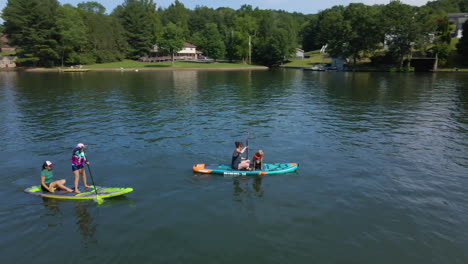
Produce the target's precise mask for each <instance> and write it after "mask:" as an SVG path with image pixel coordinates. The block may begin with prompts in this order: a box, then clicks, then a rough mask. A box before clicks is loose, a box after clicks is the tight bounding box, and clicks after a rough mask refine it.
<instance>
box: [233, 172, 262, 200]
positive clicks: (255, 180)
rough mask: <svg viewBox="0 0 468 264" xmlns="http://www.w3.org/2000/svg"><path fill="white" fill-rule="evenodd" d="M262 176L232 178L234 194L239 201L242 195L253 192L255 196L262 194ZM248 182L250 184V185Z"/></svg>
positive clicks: (248, 194)
mask: <svg viewBox="0 0 468 264" xmlns="http://www.w3.org/2000/svg"><path fill="white" fill-rule="evenodd" d="M262 180H263V176H235V177H233V179H232V182H233V185H234V196H235V197H237V198H238V201H241V200H242V198H243V197H246V196H250V195H251V194H254V195H255V196H256V197H259V198H261V197H262V196H263V190H262ZM250 184H252V185H251V186H250Z"/></svg>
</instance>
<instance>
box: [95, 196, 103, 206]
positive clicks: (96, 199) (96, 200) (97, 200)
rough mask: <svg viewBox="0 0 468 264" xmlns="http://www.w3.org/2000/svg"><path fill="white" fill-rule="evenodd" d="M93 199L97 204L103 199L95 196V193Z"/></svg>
mask: <svg viewBox="0 0 468 264" xmlns="http://www.w3.org/2000/svg"><path fill="white" fill-rule="evenodd" d="M93 200H94V201H95V202H96V203H97V204H99V205H101V204H103V203H104V199H102V198H101V197H100V196H97V195H96V196H94V198H93Z"/></svg>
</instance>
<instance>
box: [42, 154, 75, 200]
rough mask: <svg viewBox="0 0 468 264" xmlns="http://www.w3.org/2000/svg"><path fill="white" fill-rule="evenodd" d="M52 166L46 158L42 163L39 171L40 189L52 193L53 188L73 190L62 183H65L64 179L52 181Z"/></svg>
mask: <svg viewBox="0 0 468 264" xmlns="http://www.w3.org/2000/svg"><path fill="white" fill-rule="evenodd" d="M52 166H54V164H53V163H52V162H50V161H48V160H47V161H45V162H44V164H42V171H41V189H42V191H44V192H51V193H53V192H55V189H57V188H59V189H62V190H65V191H67V192H73V190H72V189H70V188H68V187H66V186H65V185H64V184H65V183H66V181H65V180H58V181H54V172H53V171H52Z"/></svg>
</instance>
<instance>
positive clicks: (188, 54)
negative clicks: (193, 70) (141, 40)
mask: <svg viewBox="0 0 468 264" xmlns="http://www.w3.org/2000/svg"><path fill="white" fill-rule="evenodd" d="M201 54H202V52H201V51H198V50H197V46H195V45H193V44H190V43H187V42H186V43H184V47H183V48H182V49H181V50H180V51H178V52H177V53H176V54H174V60H190V61H196V60H198V59H200V57H201ZM138 60H139V61H142V62H160V61H169V60H171V56H170V54H169V55H168V54H167V53H163V52H160V51H159V49H158V45H154V47H153V49H152V50H151V51H150V56H149V57H141V58H139V59H138Z"/></svg>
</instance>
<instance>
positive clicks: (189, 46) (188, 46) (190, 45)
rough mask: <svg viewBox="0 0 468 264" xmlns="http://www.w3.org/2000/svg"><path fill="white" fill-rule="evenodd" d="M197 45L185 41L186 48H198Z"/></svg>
mask: <svg viewBox="0 0 468 264" xmlns="http://www.w3.org/2000/svg"><path fill="white" fill-rule="evenodd" d="M196 47H197V46H195V45H193V44H190V43H188V42H185V43H184V48H196Z"/></svg>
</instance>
